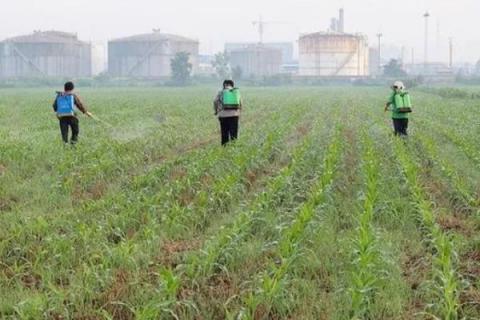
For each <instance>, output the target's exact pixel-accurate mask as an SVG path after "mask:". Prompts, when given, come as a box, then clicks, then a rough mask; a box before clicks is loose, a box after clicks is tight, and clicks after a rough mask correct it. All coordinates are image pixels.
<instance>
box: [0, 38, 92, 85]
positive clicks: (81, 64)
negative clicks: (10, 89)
mask: <svg viewBox="0 0 480 320" xmlns="http://www.w3.org/2000/svg"><path fill="white" fill-rule="evenodd" d="M91 54H92V52H91V45H90V43H87V42H83V41H80V40H78V37H77V35H76V34H72V33H66V32H60V31H35V32H33V33H32V34H29V35H25V36H19V37H14V38H9V39H6V40H4V41H2V42H0V78H4V79H11V78H38V77H63V78H78V77H90V76H91V75H92V65H91V64H92V57H91Z"/></svg>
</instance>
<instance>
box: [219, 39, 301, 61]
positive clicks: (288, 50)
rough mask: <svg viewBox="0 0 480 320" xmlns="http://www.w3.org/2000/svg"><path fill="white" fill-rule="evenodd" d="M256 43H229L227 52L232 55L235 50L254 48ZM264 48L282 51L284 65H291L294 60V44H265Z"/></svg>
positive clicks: (226, 48) (226, 45)
mask: <svg viewBox="0 0 480 320" xmlns="http://www.w3.org/2000/svg"><path fill="white" fill-rule="evenodd" d="M255 44H256V43H254V42H227V43H226V44H225V52H227V53H228V54H230V52H232V51H233V50H238V49H246V48H249V47H251V46H254V45H255ZM263 46H264V47H267V48H274V49H279V50H281V51H282V64H291V63H293V62H294V59H293V43H292V42H265V43H263Z"/></svg>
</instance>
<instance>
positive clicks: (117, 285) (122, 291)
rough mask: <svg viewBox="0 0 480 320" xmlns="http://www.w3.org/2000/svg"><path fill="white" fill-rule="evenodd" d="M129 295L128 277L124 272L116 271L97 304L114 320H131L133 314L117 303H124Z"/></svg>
mask: <svg viewBox="0 0 480 320" xmlns="http://www.w3.org/2000/svg"><path fill="white" fill-rule="evenodd" d="M129 293H130V275H129V274H128V272H127V271H125V270H121V269H119V270H117V271H116V273H115V279H114V281H113V282H112V284H111V285H110V287H109V288H108V289H107V290H106V291H105V292H104V293H103V294H102V296H101V298H100V301H99V303H100V304H101V307H102V308H103V309H104V310H106V311H107V312H108V313H109V314H110V315H111V316H112V318H113V319H115V320H132V319H134V316H135V315H134V314H133V312H132V311H131V310H130V309H129V308H127V307H126V306H124V305H121V304H118V303H117V302H122V301H125V300H126V299H127V298H128V295H129Z"/></svg>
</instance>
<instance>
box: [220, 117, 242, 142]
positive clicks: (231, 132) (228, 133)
mask: <svg viewBox="0 0 480 320" xmlns="http://www.w3.org/2000/svg"><path fill="white" fill-rule="evenodd" d="M218 119H219V120H220V129H221V131H222V146H224V145H226V144H227V143H228V142H229V141H232V140H235V139H237V137H238V117H228V118H218Z"/></svg>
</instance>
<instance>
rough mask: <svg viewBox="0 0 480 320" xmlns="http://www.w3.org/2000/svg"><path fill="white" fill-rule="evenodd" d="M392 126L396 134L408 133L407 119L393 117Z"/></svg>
mask: <svg viewBox="0 0 480 320" xmlns="http://www.w3.org/2000/svg"><path fill="white" fill-rule="evenodd" d="M393 128H394V130H395V135H396V136H406V135H408V134H407V129H408V119H393Z"/></svg>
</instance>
